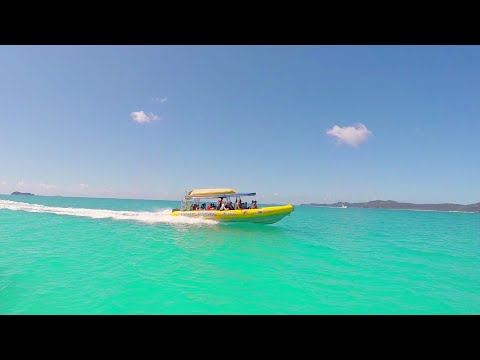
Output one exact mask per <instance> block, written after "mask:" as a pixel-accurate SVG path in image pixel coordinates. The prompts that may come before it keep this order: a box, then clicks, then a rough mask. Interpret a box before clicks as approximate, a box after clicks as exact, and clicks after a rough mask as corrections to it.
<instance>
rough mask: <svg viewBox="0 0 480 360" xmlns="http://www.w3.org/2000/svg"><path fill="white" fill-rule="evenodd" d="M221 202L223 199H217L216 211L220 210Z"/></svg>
mask: <svg viewBox="0 0 480 360" xmlns="http://www.w3.org/2000/svg"><path fill="white" fill-rule="evenodd" d="M222 200H223V198H220V199H218V201H217V207H216V210H220V208H221V206H222Z"/></svg>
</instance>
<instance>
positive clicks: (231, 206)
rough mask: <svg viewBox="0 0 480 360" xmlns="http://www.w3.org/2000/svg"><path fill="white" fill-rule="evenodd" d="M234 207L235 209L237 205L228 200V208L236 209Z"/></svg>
mask: <svg viewBox="0 0 480 360" xmlns="http://www.w3.org/2000/svg"><path fill="white" fill-rule="evenodd" d="M234 209H235V207H234V206H233V204H232V202H231V201H229V202H228V210H234Z"/></svg>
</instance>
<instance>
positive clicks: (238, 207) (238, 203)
mask: <svg viewBox="0 0 480 360" xmlns="http://www.w3.org/2000/svg"><path fill="white" fill-rule="evenodd" d="M241 208H242V206H241V205H240V200H239V199H238V198H237V201H235V210H240V209H241Z"/></svg>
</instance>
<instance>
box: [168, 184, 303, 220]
mask: <svg viewBox="0 0 480 360" xmlns="http://www.w3.org/2000/svg"><path fill="white" fill-rule="evenodd" d="M255 195H256V193H238V192H237V191H236V190H234V189H196V190H192V191H190V192H188V193H187V194H186V195H185V197H184V198H183V200H182V204H181V207H180V209H173V210H172V216H188V217H193V218H203V219H211V220H215V221H234V222H249V223H261V224H273V223H276V222H277V221H279V220H281V219H283V218H284V217H285V216H287V215H290V213H292V212H293V210H294V208H293V205H292V204H288V205H280V206H268V207H264V208H257V207H256V202H252V205H253V206H247V207H245V204H243V205H242V206H241V208H240V209H238V208H237V209H233V210H232V209H229V208H228V205H229V204H233V205H235V202H232V201H231V198H232V197H235V198H237V199H239V200H240V203H241V198H242V197H243V196H255ZM209 199H210V200H212V199H216V200H217V199H218V201H216V202H215V203H214V205H215V206H216V208H214V209H207V208H206V203H203V204H201V203H202V202H203V201H205V200H209ZM219 203H220V205H221V204H223V207H221V208H222V210H219V209H218V205H219ZM204 205H205V206H204ZM224 207H226V208H225V209H223V208H224ZM237 207H238V206H237Z"/></svg>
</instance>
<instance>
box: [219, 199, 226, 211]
mask: <svg viewBox="0 0 480 360" xmlns="http://www.w3.org/2000/svg"><path fill="white" fill-rule="evenodd" d="M219 210H220V211H223V210H226V208H225V203H224V202H223V199H222V200H221V201H220V209H219Z"/></svg>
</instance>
